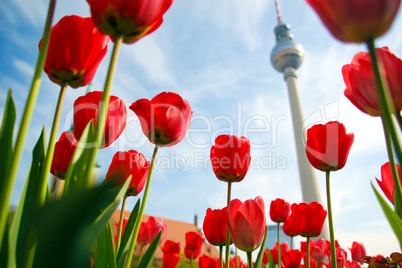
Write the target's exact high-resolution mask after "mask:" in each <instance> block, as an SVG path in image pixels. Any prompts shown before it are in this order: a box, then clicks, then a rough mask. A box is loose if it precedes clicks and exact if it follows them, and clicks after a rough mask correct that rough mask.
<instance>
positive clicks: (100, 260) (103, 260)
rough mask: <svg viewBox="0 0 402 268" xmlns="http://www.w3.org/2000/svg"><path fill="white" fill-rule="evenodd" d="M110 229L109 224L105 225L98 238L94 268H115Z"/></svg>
mask: <svg viewBox="0 0 402 268" xmlns="http://www.w3.org/2000/svg"><path fill="white" fill-rule="evenodd" d="M113 243H114V242H113V236H112V228H111V227H110V222H109V223H108V224H106V227H105V228H104V229H103V231H102V233H101V235H100V236H99V238H98V243H97V247H96V251H97V253H96V260H95V264H96V266H95V267H96V268H115V267H116V264H115V258H114V246H113Z"/></svg>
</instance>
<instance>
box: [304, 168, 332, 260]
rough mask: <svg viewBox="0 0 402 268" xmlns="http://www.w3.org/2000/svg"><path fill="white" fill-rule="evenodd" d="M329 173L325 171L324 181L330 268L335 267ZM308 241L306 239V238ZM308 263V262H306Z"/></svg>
mask: <svg viewBox="0 0 402 268" xmlns="http://www.w3.org/2000/svg"><path fill="white" fill-rule="evenodd" d="M329 174H330V171H329V170H327V171H326V172H325V175H326V176H325V177H326V183H327V204H328V222H329V235H330V239H331V262H332V266H331V267H332V268H336V252H335V234H334V224H333V220H332V206H331V189H330V188H331V187H330V184H329ZM307 241H308V240H307ZM307 247H308V245H307ZM308 264H309V265H310V263H308Z"/></svg>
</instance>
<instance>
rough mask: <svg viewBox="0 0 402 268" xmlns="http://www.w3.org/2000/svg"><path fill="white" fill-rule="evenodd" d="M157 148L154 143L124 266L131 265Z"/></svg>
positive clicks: (126, 267) (127, 267)
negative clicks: (141, 199)
mask: <svg viewBox="0 0 402 268" xmlns="http://www.w3.org/2000/svg"><path fill="white" fill-rule="evenodd" d="M158 148H159V146H158V145H155V149H154V153H153V155H152V160H151V166H150V168H149V173H148V179H147V183H146V184H145V190H144V196H143V201H142V203H141V207H140V212H139V214H138V217H137V221H136V223H135V228H134V231H133V234H132V236H133V238H132V239H131V243H130V248H129V250H128V254H127V261H126V265H125V266H124V267H125V268H129V267H131V261H132V259H133V253H134V248H135V244H136V243H137V238H138V232H139V231H140V226H141V221H142V216H143V215H144V210H145V204H146V203H147V197H148V192H149V186H150V184H151V178H152V170H153V169H154V164H155V159H156V154H157V153H158Z"/></svg>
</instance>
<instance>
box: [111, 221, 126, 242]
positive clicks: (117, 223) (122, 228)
mask: <svg viewBox="0 0 402 268" xmlns="http://www.w3.org/2000/svg"><path fill="white" fill-rule="evenodd" d="M127 223H128V218H123V225H122V227H121V237H120V238H122V237H123V234H124V230H126V226H127ZM116 230H117V232H116V235H115V236H114V244H115V245H117V234H118V230H119V222H116Z"/></svg>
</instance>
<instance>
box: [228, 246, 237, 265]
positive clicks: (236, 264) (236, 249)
mask: <svg viewBox="0 0 402 268" xmlns="http://www.w3.org/2000/svg"><path fill="white" fill-rule="evenodd" d="M235 255H236V256H235V258H236V267H237V268H240V262H239V256H238V255H237V247H235ZM229 267H230V260H229Z"/></svg>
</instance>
